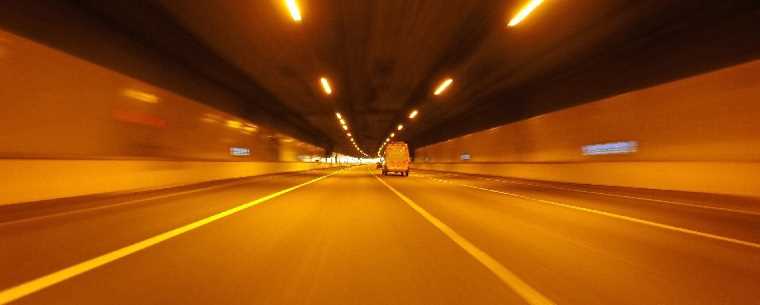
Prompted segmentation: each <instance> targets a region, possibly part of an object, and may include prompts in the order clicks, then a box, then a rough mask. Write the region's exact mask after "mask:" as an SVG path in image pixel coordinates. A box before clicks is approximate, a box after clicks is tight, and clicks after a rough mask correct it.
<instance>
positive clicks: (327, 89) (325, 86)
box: [319, 77, 332, 95]
mask: <svg viewBox="0 0 760 305" xmlns="http://www.w3.org/2000/svg"><path fill="white" fill-rule="evenodd" d="M319 82H320V83H321V84H322V91H324V92H325V94H327V95H330V94H332V87H330V81H328V80H327V78H324V77H322V78H320V79H319Z"/></svg>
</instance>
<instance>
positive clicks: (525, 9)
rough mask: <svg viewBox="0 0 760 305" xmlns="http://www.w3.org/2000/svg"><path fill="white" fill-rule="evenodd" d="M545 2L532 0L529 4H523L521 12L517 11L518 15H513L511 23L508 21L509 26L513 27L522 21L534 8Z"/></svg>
mask: <svg viewBox="0 0 760 305" xmlns="http://www.w3.org/2000/svg"><path fill="white" fill-rule="evenodd" d="M542 2H544V1H543V0H530V2H528V4H526V5H525V6H523V7H522V8H521V9H520V11H519V12H517V15H515V16H514V17H512V19H510V20H509V23H507V26H509V27H513V26H516V25H517V24H519V23H520V22H522V21H523V20H524V19H525V18H526V17H528V15H530V13H531V12H533V10H535V9H536V8H537V7H538V6H539V5H541V3H542Z"/></svg>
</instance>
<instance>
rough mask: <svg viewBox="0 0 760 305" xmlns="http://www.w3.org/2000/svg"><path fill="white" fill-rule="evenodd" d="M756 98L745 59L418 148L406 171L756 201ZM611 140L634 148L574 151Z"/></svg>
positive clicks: (752, 67) (758, 65)
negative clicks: (606, 151)
mask: <svg viewBox="0 0 760 305" xmlns="http://www.w3.org/2000/svg"><path fill="white" fill-rule="evenodd" d="M619 77H625V74H624V73H622V72H621V75H619ZM588 85H589V86H593V84H588ZM758 101H760V61H752V62H748V63H744V64H741V65H737V66H733V67H728V68H724V69H721V70H717V71H713V72H710V73H705V74H701V75H697V76H693V77H690V78H686V79H682V80H678V81H674V82H670V83H666V84H662V85H658V86H654V87H650V88H646V89H643V90H637V91H632V92H628V93H624V94H621V95H617V96H613V97H609V98H606V99H603V100H599V101H593V102H590V103H586V104H583V105H580V106H576V107H572V108H568V109H564V110H561V111H556V112H552V113H548V114H544V115H540V116H536V117H533V118H530V119H526V120H523V121H519V122H515V123H511V124H507V125H503V126H499V127H496V128H492V129H489V130H484V131H480V132H476V133H472V134H468V135H465V136H463V137H459V138H454V139H450V140H448V141H445V142H441V143H436V144H433V145H429V146H426V147H422V148H419V149H417V150H416V151H415V158H416V159H415V162H414V168H417V169H431V170H441V171H453V172H463V173H474V174H485V175H499V176H508V177H516V178H525V179H536V180H547V181H561V182H572V183H584V184H598V185H613V186H626V187H639V188H652V189H666V190H681V191H695V192H710V193H722V194H736V195H746V196H760V179H758V178H760V174H758V173H760V137H759V136H758V135H760V123H759V122H758V120H760V102H758ZM504 106H505V107H509V103H508V101H505V105H504ZM620 142H627V143H635V144H636V146H635V151H632V152H628V153H619V154H584V151H583V147H584V146H588V145H594V144H605V143H620ZM587 148H588V147H587ZM597 148H599V146H597ZM608 148H609V146H608ZM592 151H594V150H593V149H592V150H590V151H589V152H592ZM621 152H622V151H621ZM463 155H465V156H467V155H469V157H470V159H469V160H462V159H463V158H462V157H463Z"/></svg>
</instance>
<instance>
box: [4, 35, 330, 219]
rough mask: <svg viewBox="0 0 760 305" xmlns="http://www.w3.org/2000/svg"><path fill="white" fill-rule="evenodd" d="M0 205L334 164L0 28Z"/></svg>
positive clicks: (304, 147)
mask: <svg viewBox="0 0 760 305" xmlns="http://www.w3.org/2000/svg"><path fill="white" fill-rule="evenodd" d="M0 83H2V84H3V85H2V90H0V102H1V105H2V108H1V109H0V130H2V132H0V181H2V185H0V204H9V203H17V202H27V201H36V200H45V199H53V198H61V197H71V196H80V195H88V194H94V193H103V192H116V191H130V190H140V189H150V188H162V187H167V186H174V185H180V184H187V183H196V182H203V181H209V180H217V179H228V178H238V177H245V176H253V175H261V174H269V173H278V172H289V171H300V170H308V169H314V168H323V167H328V166H330V165H329V164H327V165H323V164H321V163H316V162H312V161H314V160H316V159H318V158H320V157H322V156H324V154H325V150H324V149H322V148H320V147H316V146H314V145H310V144H308V143H305V142H302V141H299V140H298V139H295V138H293V137H290V136H288V135H286V134H283V133H280V132H278V131H277V130H274V129H272V128H268V127H267V126H263V125H261V124H257V123H255V122H250V121H246V120H244V119H241V118H239V117H236V116H234V115H231V114H228V113H225V112H221V111H218V110H215V109H214V108H211V107H209V106H206V105H205V104H202V103H200V102H197V101H194V100H191V99H189V98H186V97H184V96H182V95H179V94H176V93H174V92H171V91H168V90H164V89H162V88H160V87H157V86H153V85H151V84H149V83H146V82H144V81H141V80H138V79H135V78H132V77H129V76H126V75H124V74H121V73H118V72H115V71H113V70H109V69H108V68H105V67H102V66H99V65H96V64H93V63H91V62H88V61H85V60H83V59H80V58H78V57H75V56H71V55H69V54H66V53H64V52H61V51H58V50H55V49H52V48H49V47H47V46H44V45H42V44H39V43H37V42H34V41H31V40H28V39H25V38H23V37H20V36H17V35H15V34H11V33H9V32H4V31H0Z"/></svg>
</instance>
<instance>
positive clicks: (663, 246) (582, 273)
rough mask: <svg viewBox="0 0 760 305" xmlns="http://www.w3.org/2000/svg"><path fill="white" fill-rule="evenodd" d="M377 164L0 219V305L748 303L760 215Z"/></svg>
mask: <svg viewBox="0 0 760 305" xmlns="http://www.w3.org/2000/svg"><path fill="white" fill-rule="evenodd" d="M378 174H379V171H378V170H375V169H374V168H373V167H366V166H357V167H352V168H348V169H342V170H318V171H309V172H303V173H296V174H285V175H273V176H266V177H256V178H250V179H243V180H239V181H232V182H229V181H228V182H223V183H218V184H213V183H212V184H209V185H202V186H194V187H193V188H190V189H187V188H185V189H175V190H166V191H157V192H151V193H143V194H128V195H120V196H115V197H107V198H88V199H79V201H76V202H72V201H70V200H69V201H64V202H59V203H55V202H53V203H46V204H44V205H24V206H16V207H2V208H0V304H49V305H53V304H77V305H83V304H129V305H135V304H161V305H165V304H183V305H184V304H272V305H274V304H383V305H388V304H583V305H589V304H616V305H618V304H742V305H746V304H760V203H758V202H756V201H753V200H749V199H743V198H730V197H725V196H712V195H699V194H686V193H677V192H657V191H644V190H633V189H620V188H604V187H591V186H579V185H565V184H558V183H539V182H530V181H520V180H514V179H501V178H493V177H477V176H464V175H451V174H443V173H433V172H415V171H413V172H412V173H411V175H410V176H409V177H401V176H387V177H386V176H380V175H378Z"/></svg>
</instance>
